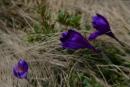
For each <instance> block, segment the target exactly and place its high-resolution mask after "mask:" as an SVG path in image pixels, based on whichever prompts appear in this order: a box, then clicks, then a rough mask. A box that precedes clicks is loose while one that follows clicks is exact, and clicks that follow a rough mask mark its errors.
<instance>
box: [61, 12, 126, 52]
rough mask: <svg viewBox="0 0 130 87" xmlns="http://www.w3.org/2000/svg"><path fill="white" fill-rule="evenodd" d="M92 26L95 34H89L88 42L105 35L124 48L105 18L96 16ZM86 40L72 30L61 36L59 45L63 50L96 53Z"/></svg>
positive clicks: (93, 18)
mask: <svg viewBox="0 0 130 87" xmlns="http://www.w3.org/2000/svg"><path fill="white" fill-rule="evenodd" d="M92 26H93V27H94V28H95V29H96V31H95V32H93V33H91V34H90V35H89V37H88V40H89V41H91V40H95V39H96V38H97V37H98V36H101V35H103V34H106V35H108V36H110V37H112V38H114V39H115V40H117V41H118V42H119V43H120V44H121V45H122V46H124V45H123V44H122V43H121V41H119V40H118V39H117V38H116V37H115V35H114V34H113V33H112V31H111V29H110V25H109V22H108V21H107V19H106V18H105V17H103V16H102V15H100V14H96V15H95V16H93V17H92ZM88 40H87V39H86V38H85V37H83V36H82V35H81V34H80V33H79V32H77V31H75V30H74V29H69V30H68V31H67V32H63V33H62V34H61V38H60V41H61V45H62V47H63V48H67V49H81V48H88V49H92V50H94V51H96V49H95V48H94V47H93V46H92V45H91V44H90V43H89V42H88Z"/></svg>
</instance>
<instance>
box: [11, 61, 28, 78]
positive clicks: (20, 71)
mask: <svg viewBox="0 0 130 87" xmlns="http://www.w3.org/2000/svg"><path fill="white" fill-rule="evenodd" d="M13 74H14V76H16V77H17V78H20V79H22V78H25V79H26V78H27V74H28V64H27V62H26V61H25V60H23V59H20V60H19V61H18V63H17V64H16V65H15V66H14V67H13Z"/></svg>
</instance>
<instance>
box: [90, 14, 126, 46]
mask: <svg viewBox="0 0 130 87" xmlns="http://www.w3.org/2000/svg"><path fill="white" fill-rule="evenodd" d="M92 25H93V27H94V28H95V29H96V31H95V32H93V33H91V34H90V36H89V38H88V39H89V40H94V39H96V38H97V37H98V36H100V35H103V34H106V35H108V36H110V37H112V38H113V39H115V40H116V41H118V42H119V43H120V44H121V45H122V46H124V44H122V42H121V41H119V40H118V39H117V38H116V37H115V35H114V34H113V33H112V31H111V29H110V25H109V22H108V21H107V19H106V18H105V17H104V16H102V15H100V14H98V13H97V14H96V15H95V16H93V17H92Z"/></svg>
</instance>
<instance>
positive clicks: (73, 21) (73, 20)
mask: <svg viewBox="0 0 130 87" xmlns="http://www.w3.org/2000/svg"><path fill="white" fill-rule="evenodd" d="M80 21H81V15H78V14H70V13H69V12H67V11H63V10H61V11H60V12H59V14H58V22H60V23H61V24H64V25H68V26H72V27H80Z"/></svg>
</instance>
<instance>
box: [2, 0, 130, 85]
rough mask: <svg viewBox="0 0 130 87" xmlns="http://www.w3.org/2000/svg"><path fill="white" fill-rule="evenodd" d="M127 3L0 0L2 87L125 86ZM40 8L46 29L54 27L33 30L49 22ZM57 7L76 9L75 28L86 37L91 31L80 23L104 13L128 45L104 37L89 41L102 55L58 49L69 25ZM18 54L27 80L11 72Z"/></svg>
mask: <svg viewBox="0 0 130 87" xmlns="http://www.w3.org/2000/svg"><path fill="white" fill-rule="evenodd" d="M129 3H130V1H129V0H48V1H47V0H1V1H0V67H1V68H0V87H128V86H129V85H130V84H129V83H130V49H129V47H130V25H129V23H130V15H129V14H130V12H129V9H130V6H129ZM44 6H46V7H47V10H48V11H49V14H50V15H51V16H49V25H48V26H49V28H47V29H50V28H54V29H55V30H54V31H51V32H50V31H48V30H47V31H43V33H39V31H37V29H41V28H40V27H44V25H45V23H46V20H48V19H47V18H46V17H44V16H46V15H47V14H45V13H44ZM59 10H65V11H68V12H70V13H75V12H78V13H80V15H81V17H82V18H81V20H82V21H81V23H80V26H78V29H77V30H78V31H79V32H81V33H82V34H84V35H85V36H88V35H89V33H91V32H92V31H94V30H93V29H90V30H86V28H85V27H84V25H85V23H87V24H88V25H91V16H92V15H95V13H100V14H102V15H104V16H105V17H107V19H108V21H109V22H110V25H111V29H112V31H113V33H114V34H115V35H116V36H117V37H118V39H120V41H122V42H123V43H124V44H125V45H126V47H122V46H120V45H119V43H117V42H116V41H115V40H113V39H112V38H109V37H107V36H105V35H104V36H102V37H99V38H98V39H97V40H96V41H94V42H91V43H92V44H93V45H95V46H96V47H98V48H100V49H101V50H102V52H101V53H98V54H97V53H96V54H95V53H92V52H91V51H89V50H88V49H83V50H78V51H75V52H72V51H68V50H65V49H62V48H61V46H60V41H59V37H60V34H61V32H62V31H64V30H66V29H67V28H68V27H72V26H68V25H64V24H62V23H60V22H58V21H57V15H58V14H59ZM47 23H48V21H47ZM51 25H52V27H50V26H51ZM53 25H54V27H53ZM90 28H92V26H90ZM44 32H46V33H44ZM30 38H31V40H30ZM32 38H33V40H32ZM37 38H38V41H37ZM39 38H40V39H39ZM41 38H42V39H41ZM20 58H23V59H25V60H26V61H27V62H28V64H29V67H30V68H29V74H28V80H26V79H17V78H16V77H15V76H13V74H12V67H13V66H14V65H15V64H16V63H17V61H18V60H19V59H20Z"/></svg>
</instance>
